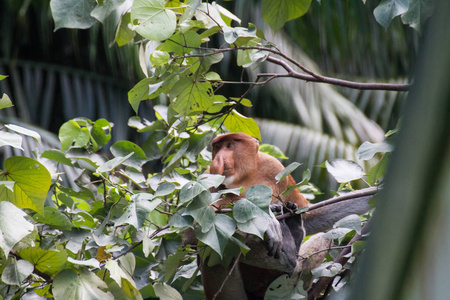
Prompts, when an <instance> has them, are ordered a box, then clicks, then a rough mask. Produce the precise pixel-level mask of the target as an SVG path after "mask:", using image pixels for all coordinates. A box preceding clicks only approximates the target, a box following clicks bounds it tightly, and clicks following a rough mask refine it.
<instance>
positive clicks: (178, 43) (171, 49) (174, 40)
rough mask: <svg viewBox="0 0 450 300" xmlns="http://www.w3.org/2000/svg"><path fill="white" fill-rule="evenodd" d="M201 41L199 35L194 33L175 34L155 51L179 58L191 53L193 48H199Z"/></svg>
mask: <svg viewBox="0 0 450 300" xmlns="http://www.w3.org/2000/svg"><path fill="white" fill-rule="evenodd" d="M201 43H202V39H201V37H200V35H199V34H198V33H196V32H194V31H188V32H186V33H181V32H177V33H175V34H174V35H173V36H171V37H170V39H169V40H167V41H165V42H164V43H163V44H161V46H159V47H158V48H157V50H162V51H164V52H167V53H173V54H175V55H178V56H181V55H184V54H188V53H191V52H192V51H193V48H196V47H200V45H201Z"/></svg>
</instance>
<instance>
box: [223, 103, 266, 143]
mask: <svg viewBox="0 0 450 300" xmlns="http://www.w3.org/2000/svg"><path fill="white" fill-rule="evenodd" d="M223 124H224V125H225V126H226V127H227V129H228V130H229V131H230V132H243V133H246V134H248V135H250V136H253V137H255V138H257V139H258V140H261V133H260V132H259V127H258V124H256V122H255V120H253V119H252V118H247V117H245V116H243V115H241V114H240V113H238V112H237V111H236V110H234V109H233V111H232V112H231V113H230V114H229V115H227V116H226V117H225V119H224V120H223Z"/></svg>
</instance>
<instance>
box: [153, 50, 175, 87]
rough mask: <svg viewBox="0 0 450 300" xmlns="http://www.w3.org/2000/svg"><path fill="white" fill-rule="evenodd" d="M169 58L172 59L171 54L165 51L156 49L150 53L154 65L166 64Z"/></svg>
mask: <svg viewBox="0 0 450 300" xmlns="http://www.w3.org/2000/svg"><path fill="white" fill-rule="evenodd" d="M169 60H170V54H169V53H167V52H165V51H158V50H155V51H153V53H152V54H151V55H150V62H151V63H152V65H153V66H161V65H165V64H167V63H168V62H169ZM161 84H162V82H160V85H161Z"/></svg>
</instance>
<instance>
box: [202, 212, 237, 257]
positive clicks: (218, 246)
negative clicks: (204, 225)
mask: <svg viewBox="0 0 450 300" xmlns="http://www.w3.org/2000/svg"><path fill="white" fill-rule="evenodd" d="M235 231H236V223H235V222H234V220H233V219H232V218H230V217H229V216H227V215H224V214H218V215H217V216H216V218H215V220H214V223H213V224H212V226H211V228H210V229H209V230H207V231H201V230H200V229H199V228H198V227H196V228H195V236H196V237H197V238H198V239H199V240H200V241H202V242H203V243H205V244H206V245H208V246H210V247H211V248H212V249H213V250H214V251H216V252H217V254H219V255H220V257H221V258H223V251H224V250H225V246H226V245H227V243H228V240H229V239H230V237H231V236H232V235H233V234H234V232H235Z"/></svg>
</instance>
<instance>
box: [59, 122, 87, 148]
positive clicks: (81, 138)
mask: <svg viewBox="0 0 450 300" xmlns="http://www.w3.org/2000/svg"><path fill="white" fill-rule="evenodd" d="M58 138H59V140H60V141H61V150H62V151H66V150H68V149H70V148H83V147H86V146H87V145H88V143H89V140H90V133H89V129H87V128H86V127H83V128H82V127H80V125H78V123H77V122H75V121H74V120H69V121H67V122H66V123H64V124H62V126H61V127H60V128H59V133H58Z"/></svg>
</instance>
